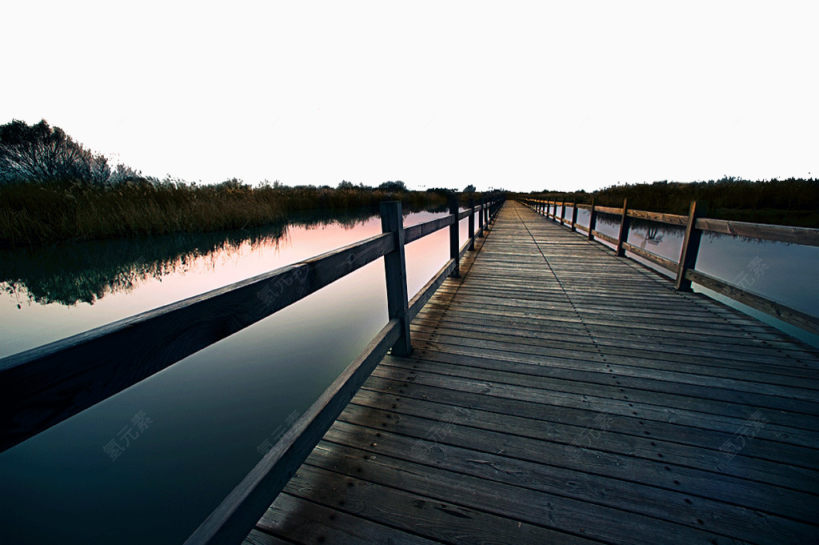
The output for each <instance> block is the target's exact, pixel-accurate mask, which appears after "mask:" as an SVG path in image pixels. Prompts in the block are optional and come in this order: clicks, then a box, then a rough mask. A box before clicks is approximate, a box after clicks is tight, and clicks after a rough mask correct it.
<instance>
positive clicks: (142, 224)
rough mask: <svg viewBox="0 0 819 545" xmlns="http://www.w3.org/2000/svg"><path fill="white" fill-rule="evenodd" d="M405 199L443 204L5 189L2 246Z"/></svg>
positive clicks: (343, 194) (229, 186) (68, 187)
mask: <svg viewBox="0 0 819 545" xmlns="http://www.w3.org/2000/svg"><path fill="white" fill-rule="evenodd" d="M390 198H397V199H401V200H402V201H403V202H404V203H405V205H406V206H407V207H408V208H409V209H418V208H422V207H425V206H439V205H441V204H442V202H443V198H442V197H441V196H440V195H439V194H436V193H428V192H401V193H398V194H396V193H390V192H385V191H382V190H378V189H369V188H345V189H333V188H329V187H324V188H317V187H309V186H308V187H296V188H291V187H285V186H275V187H274V186H262V187H250V186H247V185H244V184H242V183H240V182H238V181H236V180H230V181H227V182H224V183H222V184H218V185H215V186H197V185H188V184H183V183H171V182H165V183H156V182H152V181H149V180H131V181H128V182H123V183H120V184H116V185H109V186H100V185H93V184H88V183H84V182H52V183H45V184H43V183H21V184H9V185H1V186H0V246H5V247H14V246H25V245H37V244H45V243H53V242H59V241H66V240H89V239H102V238H116V237H132V236H145V235H159V234H165V233H175V232H207V231H219V230H226V229H242V228H249V227H258V226H262V225H267V224H270V223H273V222H276V221H283V220H285V219H286V217H287V216H288V215H289V214H293V213H297V212H303V211H311V210H326V211H343V210H351V209H362V208H373V209H375V208H376V207H377V205H378V203H379V202H380V201H382V200H386V199H390Z"/></svg>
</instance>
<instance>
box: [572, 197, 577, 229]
mask: <svg viewBox="0 0 819 545" xmlns="http://www.w3.org/2000/svg"><path fill="white" fill-rule="evenodd" d="M575 224H577V201H574V202H573V203H572V231H577V227H576V226H575Z"/></svg>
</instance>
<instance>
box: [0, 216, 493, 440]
mask: <svg viewBox="0 0 819 545" xmlns="http://www.w3.org/2000/svg"><path fill="white" fill-rule="evenodd" d="M497 206H498V201H494V200H493V201H491V202H485V203H483V204H482V205H481V207H480V208H481V212H483V210H487V211H489V210H490V208H491V209H492V212H493V213H496V211H497ZM449 225H455V227H457V222H456V221H455V220H454V218H453V216H452V215H448V216H445V217H442V218H436V219H434V220H431V221H429V222H425V223H422V224H420V225H415V226H413V227H409V228H407V229H406V230H404V244H407V243H409V242H411V241H413V240H417V239H419V238H421V237H423V236H426V235H428V234H430V233H433V232H435V231H437V230H438V229H442V228H443V227H446V226H449ZM395 251H396V241H395V235H394V233H392V232H390V233H383V234H380V235H375V236H372V237H370V238H367V239H365V240H362V241H359V242H355V243H353V244H350V245H347V246H344V247H342V248H338V249H336V250H332V251H330V252H326V253H324V254H321V255H318V256H316V257H313V258H310V259H307V260H305V261H302V262H299V263H294V264H291V265H287V266H285V267H281V268H279V269H276V270H273V271H270V272H267V273H263V274H260V275H258V276H255V277H253V278H249V279H246V280H242V281H240V282H236V283H233V284H230V285H227V286H223V287H220V288H217V289H214V290H211V291H208V292H206V293H203V294H199V295H196V296H193V297H189V298H187V299H184V300H182V301H177V302H175V303H171V304H169V305H165V306H162V307H159V308H156V309H152V310H149V311H146V312H143V313H141V314H137V315H135V316H131V317H128V318H125V319H122V320H119V321H116V322H113V323H110V324H106V325H103V326H100V327H97V328H95V329H91V330H89V331H86V332H83V333H80V334H77V335H74V336H71V337H68V338H65V339H61V340H59V341H55V342H52V343H49V344H45V345H43V346H39V347H36V348H33V349H30V350H26V351H24V352H20V353H17V354H13V355H11V356H8V357H5V358H2V359H0V451H3V450H5V449H7V448H9V447H11V446H13V445H15V444H17V443H19V442H21V441H23V440H25V439H27V438H29V437H31V436H33V435H36V434H37V433H39V432H41V431H43V430H45V429H47V428H49V427H51V426H53V425H55V424H57V423H59V422H61V421H63V420H65V419H66V418H68V417H70V416H73V415H74V414H76V413H78V412H80V411H82V410H84V409H86V408H88V407H90V406H92V405H94V404H96V403H99V402H100V401H102V400H104V399H107V398H108V397H110V396H112V395H114V394H116V393H118V392H120V391H122V390H124V389H125V388H128V387H130V386H132V385H133V384H136V383H137V382H139V381H141V380H143V379H145V378H147V377H149V376H151V375H153V374H155V373H157V372H159V371H161V370H162V369H165V368H166V367H168V366H169V365H172V364H173V363H175V362H177V361H179V360H181V359H182V358H184V357H186V356H188V355H190V354H192V353H194V352H196V351H198V350H201V349H202V348H204V347H206V346H209V345H211V344H213V343H215V342H217V341H219V340H221V339H224V338H225V337H228V336H229V335H232V334H233V333H236V332H237V331H239V330H241V329H243V328H245V327H247V326H249V325H251V324H253V323H256V322H258V321H259V320H262V319H263V318H266V317H268V316H270V315H271V314H273V313H275V312H277V311H279V310H281V309H283V308H285V307H287V306H288V305H291V304H293V303H295V302H297V301H299V300H301V299H302V298H304V297H306V296H307V295H310V294H311V293H314V292H315V291H317V290H319V289H321V288H322V287H324V286H327V285H328V284H330V283H332V282H334V281H336V280H338V279H339V278H341V277H343V276H346V275H347V274H349V273H351V272H353V271H355V270H357V269H359V268H361V267H363V266H364V265H366V264H368V263H370V262H372V261H374V260H376V259H378V258H380V257H384V256H387V255H389V254H392V253H394V252H395ZM148 340H149V341H148ZM123 346H127V347H128V350H127V351H123V350H121V347H123ZM111 354H116V357H112V356H111Z"/></svg>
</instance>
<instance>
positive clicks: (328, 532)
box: [256, 485, 438, 545]
mask: <svg viewBox="0 0 819 545" xmlns="http://www.w3.org/2000/svg"><path fill="white" fill-rule="evenodd" d="M344 486H346V485H344ZM256 528H257V531H258V530H261V531H263V532H265V533H266V534H267V535H271V534H272V535H275V536H281V537H282V538H284V539H287V540H288V541H287V543H303V544H305V545H307V544H310V545H313V544H314V543H344V544H345V545H347V544H350V545H371V544H372V543H390V544H394V545H434V544H436V543H438V541H432V540H429V539H426V538H424V537H421V536H419V535H415V534H412V533H410V532H407V531H402V530H399V529H396V528H393V527H392V526H388V525H387V524H380V523H378V522H373V521H371V520H368V519H366V518H363V517H360V516H356V515H353V514H350V513H348V512H346V511H340V510H338V509H336V508H335V507H328V506H325V505H322V504H320V503H316V502H312V501H307V500H305V499H302V498H300V497H298V496H293V495H291V494H287V493H282V494H280V495H279V497H278V498H277V499H276V502H275V503H274V504H273V505H271V506H270V508H269V509H268V510H267V511H266V512H265V514H264V515H263V516H262V518H261V519H260V520H259V522H258V523H257V524H256Z"/></svg>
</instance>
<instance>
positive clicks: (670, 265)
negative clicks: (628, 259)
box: [623, 242, 679, 272]
mask: <svg viewBox="0 0 819 545" xmlns="http://www.w3.org/2000/svg"><path fill="white" fill-rule="evenodd" d="M623 248H625V249H626V250H628V251H629V252H631V253H634V254H637V255H639V256H640V257H642V258H643V259H646V260H648V261H651V262H652V263H655V264H657V265H659V266H661V267H663V268H666V269H668V270H669V271H672V272H676V271H677V269H678V268H679V263H677V262H676V261H672V260H670V259H666V258H664V257H662V256H659V255H657V254H655V253H652V252H649V251H648V250H644V249H642V248H640V247H639V246H635V245H634V244H631V243H629V242H623Z"/></svg>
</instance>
